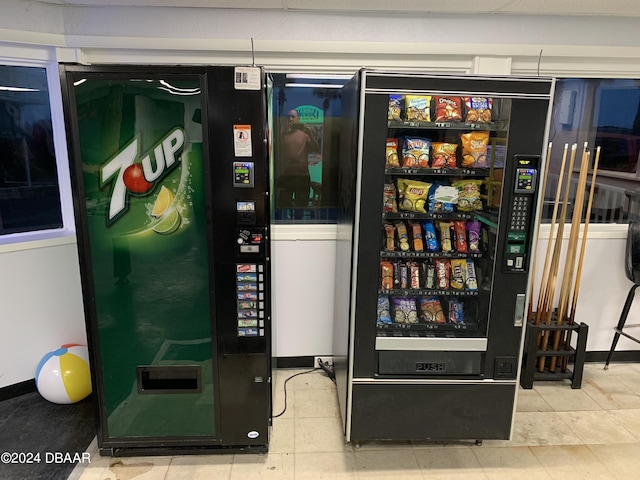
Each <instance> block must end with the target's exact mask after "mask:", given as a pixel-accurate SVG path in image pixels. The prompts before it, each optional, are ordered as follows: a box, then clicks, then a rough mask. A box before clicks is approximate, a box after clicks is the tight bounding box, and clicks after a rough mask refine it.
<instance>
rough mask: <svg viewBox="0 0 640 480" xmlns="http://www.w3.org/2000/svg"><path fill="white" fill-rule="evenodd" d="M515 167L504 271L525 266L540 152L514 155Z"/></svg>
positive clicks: (513, 270) (514, 270)
mask: <svg viewBox="0 0 640 480" xmlns="http://www.w3.org/2000/svg"><path fill="white" fill-rule="evenodd" d="M515 162H516V169H515V178H514V187H513V197H512V198H513V200H512V201H511V205H510V207H511V211H510V212H509V223H508V232H507V246H506V252H505V263H504V265H503V268H504V270H505V271H511V272H522V271H524V270H525V269H526V267H527V262H526V261H525V260H526V258H527V255H528V253H529V252H528V251H527V249H528V246H529V244H530V242H529V235H530V232H531V227H532V225H531V223H532V222H531V219H532V212H531V209H532V205H533V199H534V196H535V195H534V194H535V193H536V187H537V177H538V168H539V165H540V157H539V156H523V155H516V156H515Z"/></svg>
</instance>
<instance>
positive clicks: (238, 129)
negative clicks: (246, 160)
mask: <svg viewBox="0 0 640 480" xmlns="http://www.w3.org/2000/svg"><path fill="white" fill-rule="evenodd" d="M233 153H234V155H235V156H236V157H250V156H251V155H252V153H251V125H234V126H233Z"/></svg>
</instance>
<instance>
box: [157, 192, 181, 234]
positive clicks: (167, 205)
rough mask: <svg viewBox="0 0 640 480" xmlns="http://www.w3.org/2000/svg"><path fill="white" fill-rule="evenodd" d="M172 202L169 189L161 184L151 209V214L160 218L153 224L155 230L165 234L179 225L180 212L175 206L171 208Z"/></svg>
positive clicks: (173, 230)
mask: <svg viewBox="0 0 640 480" xmlns="http://www.w3.org/2000/svg"><path fill="white" fill-rule="evenodd" d="M172 204H173V194H172V193H171V190H169V189H168V188H167V187H165V186H164V185H163V186H162V187H161V188H160V192H159V193H158V196H157V197H156V201H155V203H154V204H153V209H152V210H151V216H152V217H155V218H158V219H160V221H159V222H158V223H156V224H155V225H154V226H153V230H154V231H155V232H157V233H161V234H164V235H167V234H169V233H173V232H175V231H176V230H177V229H178V227H179V226H180V221H181V220H182V219H181V217H180V212H178V210H177V209H175V208H171V205H172Z"/></svg>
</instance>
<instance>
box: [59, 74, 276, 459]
mask: <svg viewBox="0 0 640 480" xmlns="http://www.w3.org/2000/svg"><path fill="white" fill-rule="evenodd" d="M61 78H62V86H63V96H64V105H65V118H66V122H67V126H68V128H67V131H68V142H69V150H70V163H71V170H72V181H73V192H74V210H75V216H76V229H77V236H78V251H79V261H80V267H81V275H82V286H83V298H84V305H85V317H86V323H87V336H88V341H89V350H90V356H91V366H92V380H93V384H94V386H95V388H94V390H95V395H94V396H95V399H96V411H97V418H98V435H97V438H98V446H99V449H100V452H101V454H103V455H111V456H119V455H144V454H169V453H195V452H200V451H209V450H211V451H221V452H222V451H224V452H229V451H236V452H242V451H246V452H256V451H266V450H267V448H268V440H269V425H270V415H271V393H270V380H271V364H270V359H271V355H270V346H271V341H270V334H271V328H270V318H271V314H270V302H269V298H270V286H269V281H268V279H269V278H270V264H269V242H268V239H269V214H268V205H269V201H268V184H269V181H268V179H269V172H268V162H267V157H268V155H267V151H266V149H267V143H266V141H265V139H266V119H267V114H266V91H265V77H264V74H263V72H262V70H261V69H259V68H255V67H179V68H178V67H149V66H145V67H141V66H126V67H125V66H91V67H85V66H78V65H63V66H61Z"/></svg>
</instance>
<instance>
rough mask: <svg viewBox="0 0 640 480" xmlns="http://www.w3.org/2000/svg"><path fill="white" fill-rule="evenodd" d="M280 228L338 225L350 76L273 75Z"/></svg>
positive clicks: (276, 201)
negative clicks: (344, 93) (344, 96)
mask: <svg viewBox="0 0 640 480" xmlns="http://www.w3.org/2000/svg"><path fill="white" fill-rule="evenodd" d="M271 76H272V80H273V95H272V101H271V103H272V105H271V106H270V107H271V116H272V118H271V120H272V145H273V159H274V160H273V177H274V212H273V220H274V222H275V223H335V221H336V202H337V200H336V199H337V190H338V149H339V143H340V115H341V88H342V86H343V85H344V84H345V83H346V82H347V80H348V79H349V78H350V76H348V75H310V74H299V75H298V74H272V75H271Z"/></svg>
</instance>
